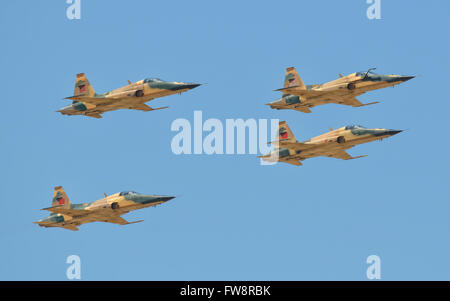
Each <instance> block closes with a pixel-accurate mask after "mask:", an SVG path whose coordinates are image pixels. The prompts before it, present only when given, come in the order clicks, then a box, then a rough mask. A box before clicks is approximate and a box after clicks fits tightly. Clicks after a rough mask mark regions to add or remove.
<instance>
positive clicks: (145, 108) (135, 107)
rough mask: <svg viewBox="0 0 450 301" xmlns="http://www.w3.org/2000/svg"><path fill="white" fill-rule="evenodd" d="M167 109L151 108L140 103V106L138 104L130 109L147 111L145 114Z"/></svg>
mask: <svg viewBox="0 0 450 301" xmlns="http://www.w3.org/2000/svg"><path fill="white" fill-rule="evenodd" d="M167 108H168V107H160V108H152V107H149V106H148V105H146V104H145V103H140V104H136V105H132V106H130V107H128V109H132V110H138V111H145V112H148V111H155V110H162V109H167Z"/></svg>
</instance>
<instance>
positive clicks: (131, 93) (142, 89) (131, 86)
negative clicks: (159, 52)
mask: <svg viewBox="0 0 450 301" xmlns="http://www.w3.org/2000/svg"><path fill="white" fill-rule="evenodd" d="M198 86H200V84H189V83H183V82H166V81H163V80H161V79H158V78H146V79H143V80H140V81H137V82H135V83H132V82H130V81H128V85H127V86H124V87H121V88H118V89H115V90H112V91H109V92H106V93H104V94H97V93H95V91H94V88H92V86H91V84H90V83H89V81H88V79H87V77H86V76H85V75H84V73H79V74H77V77H76V80H75V91H74V93H73V96H70V97H66V98H65V99H70V100H72V101H73V102H72V104H71V105H70V106H67V107H64V108H62V109H61V110H58V111H57V112H60V113H61V114H63V115H85V116H89V117H95V118H102V115H101V114H103V113H104V112H107V111H114V110H118V109H132V110H139V111H153V110H160V109H166V108H167V107H161V108H151V107H149V106H148V105H146V104H145V103H146V102H147V101H150V100H152V99H155V98H158V97H163V96H169V95H173V94H181V93H183V92H186V91H189V90H191V89H194V88H196V87H198Z"/></svg>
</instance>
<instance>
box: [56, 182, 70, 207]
mask: <svg viewBox="0 0 450 301" xmlns="http://www.w3.org/2000/svg"><path fill="white" fill-rule="evenodd" d="M55 206H63V207H64V208H70V200H69V198H68V197H67V194H66V192H65V191H64V189H63V188H62V186H57V187H55V190H54V191H53V200H52V207H55Z"/></svg>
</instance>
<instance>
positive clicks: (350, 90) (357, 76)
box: [267, 67, 414, 113]
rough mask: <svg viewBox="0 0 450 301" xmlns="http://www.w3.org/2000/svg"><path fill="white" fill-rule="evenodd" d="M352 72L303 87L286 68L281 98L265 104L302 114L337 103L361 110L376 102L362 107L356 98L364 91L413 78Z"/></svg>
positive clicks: (294, 73)
mask: <svg viewBox="0 0 450 301" xmlns="http://www.w3.org/2000/svg"><path fill="white" fill-rule="evenodd" d="M374 69H375V68H372V69H369V70H368V71H365V72H356V73H352V74H349V75H346V76H342V75H341V74H339V77H340V78H338V79H336V80H333V81H331V82H327V83H324V84H320V85H308V86H306V85H305V84H304V83H303V81H302V80H301V78H300V77H299V76H298V73H297V71H296V70H295V68H294V67H290V68H287V69H286V77H285V78H284V88H282V89H278V90H276V91H282V92H283V96H282V98H281V99H278V100H276V101H274V102H271V103H268V104H267V105H269V106H270V107H271V108H272V109H277V110H284V109H292V110H297V111H300V112H303V113H311V110H310V109H311V108H312V107H315V106H319V105H323V104H327V103H337V104H342V105H348V106H353V107H362V106H367V105H371V104H375V103H378V102H377V101H375V102H371V103H366V104H363V103H361V102H360V101H359V100H357V99H356V96H359V95H362V94H364V93H366V92H368V91H372V90H377V89H381V88H386V87H392V86H395V85H398V84H401V83H404V82H406V81H408V80H410V79H412V78H414V76H403V75H378V74H375V73H373V72H372V70H374Z"/></svg>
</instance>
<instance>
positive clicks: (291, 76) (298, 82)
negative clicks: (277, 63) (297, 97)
mask: <svg viewBox="0 0 450 301" xmlns="http://www.w3.org/2000/svg"><path fill="white" fill-rule="evenodd" d="M294 86H298V87H299V88H301V89H306V86H305V84H304V83H303V81H302V79H301V78H300V76H298V73H297V70H295V68H294V67H289V68H286V76H285V77H284V88H289V87H294Z"/></svg>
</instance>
